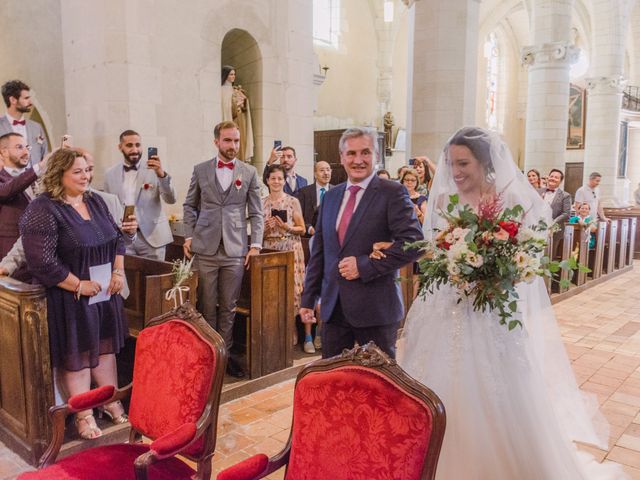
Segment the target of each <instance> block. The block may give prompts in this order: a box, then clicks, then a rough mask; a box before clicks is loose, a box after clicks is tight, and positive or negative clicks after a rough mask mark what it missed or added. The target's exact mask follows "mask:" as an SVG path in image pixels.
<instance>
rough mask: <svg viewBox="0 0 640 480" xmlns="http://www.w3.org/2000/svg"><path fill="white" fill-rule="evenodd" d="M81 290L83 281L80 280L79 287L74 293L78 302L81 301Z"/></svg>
mask: <svg viewBox="0 0 640 480" xmlns="http://www.w3.org/2000/svg"><path fill="white" fill-rule="evenodd" d="M81 290H82V280H80V279H78V286H77V287H76V289H75V291H74V293H73V296H74V297H75V298H76V300H80V296H81V295H82V293H81Z"/></svg>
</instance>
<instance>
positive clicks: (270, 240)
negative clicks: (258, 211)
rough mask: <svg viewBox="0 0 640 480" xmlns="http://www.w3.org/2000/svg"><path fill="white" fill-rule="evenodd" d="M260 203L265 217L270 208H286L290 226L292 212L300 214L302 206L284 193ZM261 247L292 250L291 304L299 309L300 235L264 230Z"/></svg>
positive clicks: (302, 283)
mask: <svg viewBox="0 0 640 480" xmlns="http://www.w3.org/2000/svg"><path fill="white" fill-rule="evenodd" d="M262 205H263V207H264V208H263V210H264V216H265V219H266V218H270V217H271V210H272V209H275V210H286V211H287V224H288V225H290V226H291V227H293V226H294V223H293V212H294V211H296V212H298V213H299V214H300V215H302V208H301V207H300V202H298V199H297V198H295V197H292V196H291V195H285V196H284V197H283V198H281V199H279V200H276V201H273V200H271V198H270V197H269V196H266V197H264V198H263V199H262ZM263 247H264V248H269V249H272V250H280V251H288V250H293V263H294V268H293V277H294V288H293V292H294V293H293V297H294V298H293V304H294V306H295V311H296V312H297V311H298V310H299V309H300V297H301V296H302V288H303V287H304V251H303V250H302V241H301V240H300V235H295V234H291V233H289V232H285V231H283V230H279V229H273V230H268V231H265V233H264V240H263Z"/></svg>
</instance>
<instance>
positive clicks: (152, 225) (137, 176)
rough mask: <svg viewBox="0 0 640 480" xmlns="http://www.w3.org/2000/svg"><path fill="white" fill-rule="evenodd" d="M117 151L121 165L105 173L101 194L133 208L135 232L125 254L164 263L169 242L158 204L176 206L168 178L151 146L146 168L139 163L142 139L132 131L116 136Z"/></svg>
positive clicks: (165, 217)
mask: <svg viewBox="0 0 640 480" xmlns="http://www.w3.org/2000/svg"><path fill="white" fill-rule="evenodd" d="M118 149H119V150H120V152H121V153H122V156H123V160H124V161H123V163H121V164H119V165H114V166H113V167H111V168H110V169H109V170H107V172H106V173H105V181H104V191H105V192H109V193H113V194H115V195H117V196H118V198H119V199H120V201H121V202H122V204H123V205H125V206H126V205H135V215H136V218H137V220H138V225H139V227H138V228H139V231H138V235H137V236H136V239H135V241H134V242H133V243H132V244H131V245H129V246H127V254H129V255H138V256H141V257H147V258H152V259H154V260H162V261H163V260H164V259H165V253H166V245H167V244H169V243H171V242H172V241H173V234H172V233H171V227H170V226H169V220H168V219H167V216H166V215H165V213H164V211H163V209H162V201H163V200H164V202H165V203H168V204H174V203H176V192H175V189H174V188H173V184H172V181H171V176H170V175H169V174H168V173H167V172H166V171H165V170H164V168H163V167H162V162H161V161H160V157H159V156H158V150H157V148H155V147H149V149H148V150H147V162H146V165H145V164H144V163H143V164H141V162H140V160H141V159H142V155H143V154H142V152H143V149H142V139H141V137H140V134H139V133H138V132H136V131H134V130H125V131H124V132H122V133H121V134H120V143H119V144H118Z"/></svg>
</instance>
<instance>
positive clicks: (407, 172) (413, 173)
mask: <svg viewBox="0 0 640 480" xmlns="http://www.w3.org/2000/svg"><path fill="white" fill-rule="evenodd" d="M409 175H411V176H413V177H415V179H416V188H418V185H419V184H420V175H418V172H417V171H416V169H415V168H407V169H405V171H404V172H402V176H401V177H400V183H402V184H404V179H405V178H406V177H407V176H409Z"/></svg>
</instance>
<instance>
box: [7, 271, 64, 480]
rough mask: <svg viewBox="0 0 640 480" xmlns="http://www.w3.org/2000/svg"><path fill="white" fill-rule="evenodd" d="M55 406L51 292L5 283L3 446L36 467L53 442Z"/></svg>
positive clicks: (14, 281)
mask: <svg viewBox="0 0 640 480" xmlns="http://www.w3.org/2000/svg"><path fill="white" fill-rule="evenodd" d="M53 403H54V393H53V381H52V374H51V360H50V355H49V328H48V325H47V305H46V295H45V290H44V288H42V287H40V286H36V285H29V284H26V283H22V282H19V281H17V280H14V279H11V278H8V277H0V441H2V442H3V443H4V444H5V445H7V447H9V448H10V449H11V450H13V451H14V452H16V453H17V454H18V455H20V456H21V457H22V458H23V459H24V460H26V461H27V462H28V463H30V464H31V465H35V464H36V463H37V461H38V459H39V458H40V456H41V455H42V453H43V452H44V450H45V449H46V447H47V443H48V441H49V438H50V436H51V426H50V422H49V417H48V416H47V413H46V412H47V410H48V408H49V406H51V405H53ZM0 470H1V468H0Z"/></svg>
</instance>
